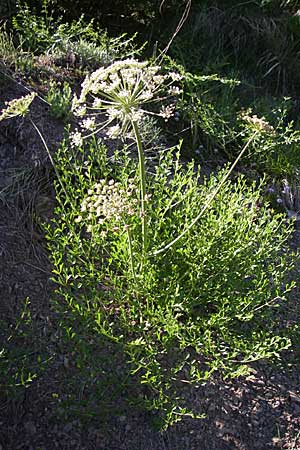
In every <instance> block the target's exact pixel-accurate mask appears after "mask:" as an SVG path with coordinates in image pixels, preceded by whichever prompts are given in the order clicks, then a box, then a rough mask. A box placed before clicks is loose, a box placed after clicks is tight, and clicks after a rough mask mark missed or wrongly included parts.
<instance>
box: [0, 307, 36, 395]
mask: <svg viewBox="0 0 300 450" xmlns="http://www.w3.org/2000/svg"><path fill="white" fill-rule="evenodd" d="M29 305H30V302H29V299H26V300H25V302H24V306H23V309H22V311H21V313H20V315H19V317H17V318H16V320H14V321H13V323H9V321H8V320H1V334H0V339H1V344H0V372H1V384H0V386H1V391H2V393H5V394H6V395H10V396H12V395H18V394H20V393H21V391H22V388H25V387H28V386H29V384H30V383H31V382H32V381H33V379H34V378H36V376H37V373H38V372H39V368H38V365H39V362H40V361H39V358H40V356H39V352H38V351H37V352H36V354H35V353H34V347H35V348H36V349H37V348H38V343H37V342H36V345H35V346H33V345H32V342H31V340H30V336H31V335H32V318H31V315H30V309H29ZM29 341H30V348H29Z"/></svg>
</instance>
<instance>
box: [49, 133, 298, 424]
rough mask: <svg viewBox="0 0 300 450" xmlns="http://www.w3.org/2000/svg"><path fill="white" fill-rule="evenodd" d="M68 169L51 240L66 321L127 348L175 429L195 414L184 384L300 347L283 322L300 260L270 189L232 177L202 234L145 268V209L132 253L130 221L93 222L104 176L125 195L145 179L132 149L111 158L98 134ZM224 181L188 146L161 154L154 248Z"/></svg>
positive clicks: (152, 187)
mask: <svg viewBox="0 0 300 450" xmlns="http://www.w3.org/2000/svg"><path fill="white" fill-rule="evenodd" d="M70 152H71V153H70ZM56 164H57V168H58V170H59V172H60V177H61V181H62V183H63V184H64V185H65V186H66V187H67V189H68V194H69V196H70V199H71V202H72V205H73V207H71V205H70V204H69V202H68V200H67V199H66V197H65V194H64V192H63V190H62V189H61V186H60V184H58V185H57V201H58V207H57V209H56V215H55V219H54V221H53V224H52V225H49V226H47V239H48V243H49V249H50V252H51V258H52V262H53V265H54V279H55V281H56V283H57V286H58V287H57V299H58V302H57V304H58V305H59V306H58V307H59V309H60V311H61V313H62V315H61V317H63V316H66V317H67V316H68V317H72V316H73V320H74V321H75V322H74V323H78V321H79V322H80V323H82V327H83V328H84V329H86V330H87V332H89V333H92V334H93V335H94V336H95V338H96V337H97V335H100V336H101V335H102V336H106V337H108V338H109V339H110V340H111V341H112V343H114V342H115V344H116V345H121V346H122V348H123V351H124V352H125V354H126V355H127V357H128V362H129V363H130V368H131V372H132V374H133V375H134V376H135V377H137V379H139V380H140V382H141V383H142V385H145V386H148V388H150V392H151V394H147V395H145V398H144V404H145V405H146V406H147V407H149V408H150V409H159V410H160V412H161V414H162V416H163V417H164V420H165V422H164V424H165V425H166V424H167V422H170V423H171V422H172V421H174V420H176V418H178V417H181V415H183V416H184V415H185V414H187V413H188V412H189V408H187V406H186V405H185V403H184V399H182V398H181V400H180V397H181V394H180V392H181V393H182V392H183V391H182V385H181V383H182V380H183V381H186V382H188V383H196V384H197V383H199V382H203V380H206V379H207V378H208V377H209V376H210V375H211V374H212V373H213V372H215V371H221V372H222V373H223V375H224V376H232V377H234V376H238V375H240V374H244V373H247V371H248V368H249V363H250V362H252V361H257V360H259V359H264V358H272V357H275V356H278V354H279V352H280V351H281V350H282V349H284V348H287V347H288V346H289V345H290V343H289V340H288V339H287V338H285V337H284V336H283V335H282V336H281V331H280V330H279V329H278V327H277V326H276V316H277V315H276V311H277V309H276V307H280V305H281V304H282V303H283V302H284V300H283V299H284V297H285V294H286V293H287V292H288V291H289V290H290V289H291V287H292V284H289V283H288V282H287V278H286V276H287V273H288V271H289V268H290V266H291V262H292V259H291V256H289V254H288V252H287V251H284V248H285V243H286V241H287V239H288V237H289V235H290V233H291V228H290V227H288V226H287V224H286V223H285V222H284V221H283V218H282V216H280V215H278V214H275V213H274V212H273V211H272V210H270V208H269V207H268V205H264V204H261V202H260V200H261V192H260V187H257V186H255V185H251V186H249V185H248V184H247V182H246V180H245V179H244V178H241V177H240V178H238V179H237V180H236V181H235V182H230V181H227V182H226V183H225V185H224V186H223V188H222V189H221V191H220V192H219V193H218V195H217V196H216V198H215V200H214V202H213V204H212V205H211V206H210V208H208V210H207V212H206V214H205V216H204V217H203V218H202V219H201V220H200V221H198V222H197V224H196V225H195V226H194V227H193V228H192V229H191V230H190V232H189V233H187V234H185V235H184V236H183V238H182V239H181V240H180V241H179V242H177V243H176V244H175V245H174V246H172V247H171V248H170V249H169V250H168V251H166V252H162V253H160V254H158V255H156V256H152V257H150V258H149V259H148V260H147V262H146V263H145V261H144V259H143V255H142V254H141V251H140V248H141V235H140V217H139V216H138V214H137V215H136V216H131V218H130V221H129V222H125V224H126V225H127V226H129V227H130V230H131V236H132V247H131V248H130V246H129V245H128V237H127V234H126V231H125V230H126V227H125V229H123V228H122V226H120V224H118V226H117V227H116V226H115V225H116V224H114V222H113V219H111V220H112V223H111V226H110V227H109V228H108V229H107V228H106V229H105V232H104V233H103V232H101V231H103V230H104V228H102V225H97V226H96V227H93V228H88V223H89V221H88V222H87V221H86V219H83V218H82V217H81V216H82V204H83V202H84V199H85V198H86V197H87V195H88V192H90V189H91V186H93V185H94V184H95V183H97V182H99V180H100V178H101V179H103V180H107V181H108V180H111V179H114V180H115V181H116V182H118V183H120V184H121V185H122V186H123V189H124V191H126V190H127V189H128V183H130V182H131V181H129V180H131V179H135V180H137V179H138V178H137V177H138V175H137V171H136V169H135V165H134V163H133V161H132V160H131V159H129V158H128V156H127V155H126V153H124V154H116V155H115V156H114V161H113V162H111V161H110V160H109V158H108V157H107V155H106V149H105V147H104V146H103V145H101V144H100V145H99V144H98V143H97V142H96V140H95V139H93V140H92V141H90V142H89V143H87V144H86V147H85V148H77V149H74V148H73V150H71V149H70V148H69V147H68V145H67V144H64V145H63V146H62V148H61V149H60V151H59V153H58V154H57V159H56ZM222 176H223V173H220V174H218V175H217V176H216V177H215V176H212V177H210V179H207V180H205V182H204V184H199V177H200V173H199V172H198V171H197V170H195V166H194V164H192V163H190V164H188V165H187V167H183V166H182V164H181V162H180V159H179V154H178V153H177V154H176V155H175V154H174V152H173V151H171V150H170V151H166V152H162V153H161V156H160V161H159V164H158V165H157V167H156V169H155V171H154V173H153V175H152V176H151V177H149V178H148V181H147V192H148V193H149V195H151V200H150V202H151V205H148V207H147V214H148V223H149V241H150V243H151V244H150V254H152V255H154V254H155V250H157V249H158V248H161V247H163V246H164V245H165V244H166V243H168V242H170V241H171V240H172V239H173V238H174V236H176V235H177V234H178V233H180V232H181V231H182V230H183V229H184V228H185V227H186V226H187V225H188V224H189V223H190V222H191V221H192V220H193V218H194V217H195V216H196V215H197V214H198V212H199V208H201V205H204V203H205V202H206V201H207V198H209V196H210V195H211V193H212V192H213V191H214V190H215V189H216V186H217V185H218V184H219V182H220V178H221V177H222ZM132 195H133V196H134V194H133V193H132ZM133 199H134V198H133ZM79 217H80V219H79V220H78V218H79ZM131 252H132V253H133V258H134V265H135V267H139V268H140V270H139V271H138V273H137V275H136V277H134V276H133V274H132V269H131V264H130V260H131V258H130V253H131ZM74 330H76V327H75V326H74ZM74 332H75V333H76V331H74ZM180 380H181V381H180Z"/></svg>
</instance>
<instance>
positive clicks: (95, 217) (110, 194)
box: [76, 179, 138, 231]
mask: <svg viewBox="0 0 300 450" xmlns="http://www.w3.org/2000/svg"><path fill="white" fill-rule="evenodd" d="M136 190H137V189H136V186H135V184H134V181H133V180H131V179H130V180H129V184H128V186H127V188H126V189H124V188H123V187H122V185H121V183H118V182H116V181H115V180H113V179H111V180H109V181H106V180H100V181H99V182H98V183H96V184H95V185H94V186H93V187H92V188H91V189H89V191H88V195H87V197H85V199H84V200H83V202H82V205H81V215H80V216H79V217H77V219H76V222H81V221H84V220H86V221H87V223H88V231H92V229H93V227H95V226H96V227H97V226H99V225H102V226H105V228H107V229H111V230H113V231H116V229H117V228H118V226H119V225H120V222H122V221H124V224H125V223H126V219H128V216H133V215H134V214H135V213H136V204H137V201H138V200H137V194H136ZM116 225H117V227H116Z"/></svg>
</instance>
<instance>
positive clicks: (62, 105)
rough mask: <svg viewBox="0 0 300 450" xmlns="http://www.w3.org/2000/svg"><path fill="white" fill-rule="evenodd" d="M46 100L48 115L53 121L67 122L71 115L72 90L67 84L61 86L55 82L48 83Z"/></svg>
mask: <svg viewBox="0 0 300 450" xmlns="http://www.w3.org/2000/svg"><path fill="white" fill-rule="evenodd" d="M46 100H47V102H49V104H50V114H51V115H52V116H53V117H54V118H55V119H63V120H65V121H67V120H68V118H69V117H70V114H71V103H72V90H71V88H70V85H69V84H68V83H67V82H64V84H63V86H62V87H61V85H60V84H59V83H56V82H55V81H53V80H52V81H51V82H50V86H49V90H48V92H47V95H46Z"/></svg>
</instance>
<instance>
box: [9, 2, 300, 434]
mask: <svg viewBox="0 0 300 450" xmlns="http://www.w3.org/2000/svg"><path fill="white" fill-rule="evenodd" d="M46 4H47V2H46V3H45V5H46ZM199 8H200V7H199ZM229 16H230V20H229V19H228V17H229ZM193 20H194V27H193V29H192V32H191V31H189V32H187V31H186V32H185V34H183V35H180V36H179V37H178V38H177V40H176V45H175V46H173V47H172V57H173V58H171V57H164V58H161V61H162V64H161V66H162V67H160V68H158V67H154V68H153V66H154V65H155V64H156V62H157V61H154V60H151V61H150V62H148V61H145V62H137V61H136V60H133V59H129V61H128V58H129V57H131V56H133V55H134V56H135V57H137V56H138V55H140V53H141V49H138V48H136V46H135V44H134V40H133V39H131V38H128V37H126V36H124V35H121V37H119V38H109V37H108V35H107V34H106V33H104V32H102V31H99V30H97V29H96V28H95V27H94V25H93V22H88V23H86V22H85V20H84V18H83V17H81V18H79V20H78V22H75V21H73V22H71V23H69V24H67V23H65V22H63V18H62V17H60V18H59V20H58V21H57V23H55V21H54V20H53V17H52V16H51V14H50V13H49V10H48V9H47V8H46V6H45V8H44V10H43V13H42V14H41V15H37V13H35V12H34V11H31V10H30V9H29V7H27V6H22V7H21V9H19V12H18V13H17V14H16V15H15V16H14V18H13V20H12V25H13V30H14V31H13V34H10V33H9V32H7V31H6V30H5V29H4V28H2V31H1V34H0V54H1V55H2V58H3V60H4V63H5V64H6V65H7V67H9V68H10V70H12V69H13V70H18V71H19V73H21V74H23V76H25V77H26V75H27V74H28V67H26V68H25V67H23V66H22V64H21V65H20V64H19V62H18V61H19V58H20V55H21V60H22V55H23V56H24V55H27V54H29V55H31V59H30V61H31V64H33V66H31V68H30V70H32V67H34V64H35V61H36V58H39V57H41V56H42V57H47V58H53V60H54V61H55V64H54V66H53V67H54V70H55V68H57V67H59V66H60V69H63V68H64V66H65V65H67V66H68V68H69V66H73V68H76V69H78V71H77V72H75V70H74V71H73V72H72V73H71V81H72V82H70V83H68V82H67V81H65V80H64V81H63V83H62V84H60V82H57V81H54V79H55V77H54V78H53V76H52V77H51V80H52V81H50V77H49V75H47V74H46V79H47V80H48V82H49V89H48V90H47V93H46V96H45V99H46V102H47V103H48V104H49V105H50V114H51V115H52V116H53V117H54V118H55V119H56V120H61V121H65V122H70V124H71V125H70V126H68V127H66V131H65V134H66V137H65V140H64V142H63V143H62V144H61V146H60V148H59V149H57V151H56V153H55V155H53V156H51V163H52V164H53V166H54V173H55V182H54V185H55V193H56V194H55V195H56V199H55V201H56V208H55V211H54V214H53V218H52V220H51V221H50V222H49V221H46V223H45V224H44V231H45V238H46V240H47V248H48V252H49V258H50V260H51V263H52V267H53V272H52V278H53V281H54V283H55V286H56V292H55V295H54V296H53V299H52V303H51V305H52V309H53V311H54V313H55V316H56V318H57V323H58V324H59V326H58V327H59V332H60V336H61V338H62V348H63V351H64V352H65V355H67V356H65V357H66V359H65V362H64V365H65V368H66V370H67V373H71V374H73V375H74V378H73V384H72V386H70V387H69V389H68V393H66V395H65V396H64V398H63V399H62V400H61V402H59V403H60V413H61V414H62V416H63V417H67V415H68V410H69V411H71V412H72V413H74V415H75V417H76V416H82V417H90V416H91V417H93V416H95V415H96V416H97V415H99V411H100V409H103V410H106V409H107V411H108V412H109V411H111V405H110V404H107V403H106V402H107V392H108V391H109V392H111V389H112V386H114V388H115V393H114V395H115V396H116V397H117V396H118V395H119V394H120V391H121V390H125V391H126V395H127V397H126V401H127V402H128V403H130V404H131V403H132V404H135V406H136V407H142V408H144V409H147V410H150V411H154V412H155V413H156V416H157V417H156V418H157V420H158V422H159V426H160V427H161V428H162V429H166V428H167V427H168V426H170V425H171V424H173V423H174V422H176V421H178V420H180V419H182V418H184V417H200V416H201V411H197V410H193V408H192V407H191V406H190V405H189V404H188V401H187V398H186V397H185V389H184V386H198V385H199V384H201V383H205V382H206V381H207V380H210V379H211V377H212V376H214V374H220V375H221V376H223V377H224V378H235V377H240V376H245V375H246V374H248V373H249V371H251V364H253V363H254V362H257V361H259V360H266V359H270V360H275V359H276V358H280V355H281V354H282V352H283V351H284V350H287V349H289V348H290V347H291V345H292V342H291V336H292V334H293V330H292V329H289V328H288V327H284V326H278V323H279V319H280V318H282V314H283V311H284V306H285V304H286V302H288V299H289V297H290V293H291V291H292V289H293V288H294V286H295V282H294V277H293V276H292V275H291V274H292V273H293V272H292V269H293V267H294V263H295V255H294V254H293V253H292V252H291V251H290V248H289V241H290V239H291V236H292V233H293V229H294V228H293V222H292V221H288V220H287V217H286V210H288V211H291V210H292V209H293V211H292V212H295V211H294V210H298V204H296V203H297V202H296V200H295V199H296V197H298V188H297V179H298V176H299V173H298V171H299V162H300V161H299V155H298V153H299V152H298V144H299V138H300V135H299V126H298V123H297V121H296V120H295V118H296V114H295V102H294V101H293V100H292V99H291V98H286V97H282V95H279V96H277V97H276V96H275V94H278V92H279V91H280V92H281V94H283V92H286V90H287V86H286V84H287V83H288V81H287V80H289V78H288V77H289V76H290V71H291V67H292V66H291V64H290V62H289V61H290V56H291V55H290V54H287V53H286V51H285V50H286V46H288V43H289V39H290V36H288V37H286V40H285V41H283V42H282V41H281V40H280V36H281V33H282V32H283V31H282V30H286V28H284V27H285V26H287V25H286V23H285V22H284V21H282V22H280V23H279V24H278V23H277V22H276V21H275V22H273V21H272V20H271V19H270V18H266V19H265V20H262V18H261V17H260V18H258V19H257V20H256V21H255V20H254V18H253V17H252V16H251V17H248V16H246V15H243V16H241V15H240V13H238V12H237V11H236V10H233V11H232V10H231V11H230V12H228V11H227V10H222V9H216V8H214V9H213V8H203V9H199V14H195V15H194V16H193ZM33 23H34V32H32V26H33ZM224 23H225V25H224ZM231 23H233V24H234V26H233V30H232V33H229V34H228V33H227V32H228V25H229V24H231ZM203 30H204V31H205V36H206V40H205V42H204V43H203V45H202V44H201V45H200V44H199V43H198V41H197V39H196V38H197V35H198V34H199V33H200V32H201V33H202V31H203ZM249 30H250V31H251V33H250V35H251V38H253V39H254V37H255V41H254V42H255V45H254V48H255V49H256V48H257V47H259V46H260V45H262V44H261V41H262V40H267V41H268V45H269V47H268V49H267V50H266V51H265V52H264V53H263V58H264V59H263V60H261V67H262V70H263V73H259V74H255V77H254V76H253V79H252V80H250V77H249V73H251V72H253V67H252V66H251V64H253V62H254V59H253V55H252V53H253V51H254V50H253V49H252V53H251V52H250V53H249V54H247V55H244V58H243V61H242V63H243V65H244V67H240V66H239V64H240V56H241V53H243V49H244V48H245V46H249V42H248V35H247V33H246V32H248V31H249ZM78 33H80V36H79V37H78ZM216 34H217V39H216V38H215V36H216ZM227 34H228V36H227ZM278 36H279V37H278ZM267 38H268V39H267ZM213 39H214V43H213V45H212V40H213ZM269 41H270V42H269ZM295 42H296V41H295ZM297 42H298V41H297ZM269 48H272V51H273V52H274V54H275V53H276V55H277V56H276V58H275V57H274V56H273V53H270V51H271V50H269ZM275 50H276V52H275ZM186 51H187V54H188V55H189V57H190V61H191V62H192V65H191V66H189V65H188V62H187V59H186V57H185V56H184V55H185V52H186ZM289 51H290V52H291V54H292V53H293V50H292V49H290V48H289ZM268 52H269V53H268ZM203 55H205V57H206V58H207V60H206V61H205V66H204V67H203V70H200V69H199V66H198V65H197V64H198V63H197V61H199V60H200V59H201V58H202V56H203ZM296 56H297V55H296ZM67 57H71V59H69V60H68V61H69V62H68V64H66V58H67ZM297 57H298V56H297ZM119 60H120V61H119ZM124 60H125V61H124ZM232 60H234V61H235V64H234V65H233V67H234V69H232V70H230V71H229V70H228V65H229V63H230V61H232ZM255 61H256V60H255ZM256 62H257V61H256ZM98 66H100V69H98V70H97V71H95V72H93V70H94V68H95V67H98ZM245 68H246V69H247V70H244V69H245ZM30 70H29V72H30ZM51 70H53V68H52V69H51ZM61 73H63V72H62V71H61V72H60V74H61ZM149 74H150V75H149ZM52 75H53V74H52ZM84 75H87V76H86V78H85V79H84V82H83V83H82V84H81V87H79V86H78V84H79V83H78V80H79V79H80V82H82V79H83V76H84ZM179 75H180V76H179ZM47 77H48V78H47ZM170 77H171V79H172V81H175V87H176V88H178V89H177V90H178V91H179V92H177V95H176V96H175V95H174V89H173V91H170V89H171V87H172V85H171V83H170V82H169V79H170ZM258 78H260V80H264V79H267V80H269V79H270V80H271V78H272V80H271V81H270V83H271V84H273V88H272V89H270V90H272V93H267V94H266V95H259V86H257V85H255V83H256V81H257V79H258ZM39 82H40V85H39ZM263 83H264V81H262V85H263ZM37 85H38V87H37V89H36V91H38V92H39V93H40V95H42V89H40V87H41V85H42V83H41V80H40V79H39V78H37ZM73 88H75V89H73ZM279 88H280V89H279ZM29 89H30V87H29ZM74 91H75V92H76V96H75V95H74ZM33 99H34V95H32V96H27V97H25V98H23V99H21V100H18V101H17V102H15V103H13V104H10V105H7V109H6V110H5V109H4V111H3V112H2V115H1V119H2V120H3V119H6V118H9V117H10V116H13V117H16V116H20V115H21V116H22V117H25V116H27V115H29V118H30V120H31V116H30V111H29V109H30V108H34V101H33ZM150 100H151V102H154V103H152V104H151V103H150ZM32 101H33V103H32V105H30V103H31V102H32ZM174 113H175V114H174ZM149 116H150V119H149ZM103 120H104V122H103ZM31 123H32V122H31ZM34 126H35V127H36V125H34ZM152 131H154V132H153V133H152ZM105 133H106V134H105ZM152 134H155V143H158V145H157V147H158V148H157V150H156V151H155V153H156V154H155V157H154V158H151V156H150V157H149V150H150V151H151V150H152V151H153V146H154V145H153V143H152V137H153V136H151V135H152ZM40 137H41V139H42V140H43V144H44V145H45V147H46V148H47V144H46V141H47V139H45V138H46V137H43V136H40ZM107 137H109V138H110V139H113V138H115V137H117V138H118V141H119V147H118V149H116V146H114V147H113V152H112V151H111V149H110V148H109V145H108V146H106V145H105V140H106V138H107ZM104 138H105V139H104ZM112 142H113V141H112ZM110 145H112V144H110ZM145 149H147V150H145ZM199 149H200V150H199ZM242 149H244V150H242ZM241 151H242V153H243V159H242V160H241V161H239V165H238V168H239V170H240V171H243V172H244V173H247V174H248V173H249V172H250V171H251V173H252V175H251V176H243V175H241V174H240V173H238V171H237V170H235V171H233V168H236V164H237V162H238V160H239V158H240V156H241ZM47 152H48V156H49V150H48V148H47ZM199 152H200V156H201V160H202V161H203V162H204V164H203V165H204V166H205V161H206V159H207V158H208V157H209V158H210V159H214V166H213V170H212V171H211V172H212V173H211V174H210V175H209V176H206V177H205V176H204V175H203V173H202V171H201V168H200V167H199V164H198V163H197V158H198V157H197V154H198V155H199ZM183 154H185V155H188V160H187V161H184V158H183ZM217 154H221V155H222V159H221V158H220V159H218V156H216V155H217ZM237 158H238V160H237ZM198 159H199V158H198ZM224 159H226V163H225V165H223V167H222V168H220V167H219V165H220V161H224ZM204 169H206V167H204ZM283 177H284V179H287V181H286V182H285V189H284V190H285V198H284V202H285V203H283V208H281V210H280V204H279V202H278V198H279V197H278V196H279V195H280V193H279V194H278V196H277V194H276V195H275V197H276V198H273V199H271V200H272V201H273V203H272V204H270V202H269V201H268V198H267V195H266V191H267V190H268V185H267V183H270V180H272V183H274V184H276V183H277V184H278V185H280V183H281V181H282V178H283ZM31 180H32V178H31V173H30V172H29V173H26V171H23V172H20V174H17V173H16V174H15V176H14V177H13V178H12V180H11V184H10V185H9V186H6V187H5V189H3V190H2V191H1V193H0V194H1V198H2V197H3V198H5V199H6V200H7V199H8V195H9V196H10V197H11V198H14V197H15V196H16V197H18V196H19V187H18V186H19V183H22V185H23V186H24V185H26V184H27V185H30V184H31ZM16 186H17V187H16ZM290 186H292V188H291V187H290ZM293 186H295V187H293ZM291 191H293V192H292V193H291ZM281 197H282V196H281ZM269 200H270V196H269ZM275 206H276V207H275ZM38 221H40V220H39V219H38ZM28 317H29V316H26V314H25V313H24V314H23V315H21V317H20V321H19V322H18V324H23V323H24V327H25V328H26V327H27V325H28V324H29V319H28ZM22 326H23V325H22ZM29 328H30V325H29ZM15 329H16V330H19V325H18V326H16V328H15ZM7 333H8V331H7V330H6V331H5V328H4V332H3V334H4V344H3V350H2V352H1V360H0V361H1V363H2V365H3V367H4V369H3V370H4V373H5V377H6V378H7V379H9V381H8V382H7V385H8V386H11V387H13V386H18V385H20V384H21V385H22V386H27V384H28V383H30V382H31V379H32V378H33V377H32V373H35V372H36V373H38V371H36V366H35V365H34V363H32V362H31V360H30V359H29V363H28V366H29V368H30V366H31V364H32V367H33V368H34V370H33V371H30V370H29V369H28V368H26V370H25V369H24V370H23V372H22V371H21V372H20V371H17V373H14V372H13V371H12V366H13V365H14V361H15V359H16V358H17V359H19V360H20V361H22V360H23V359H22V358H23V356H21V357H20V356H19V354H18V353H17V354H16V357H15V356H14V345H15V346H17V345H18V339H17V340H16V341H14V340H12V339H11V337H10V336H9V335H8V334H7ZM29 334H30V333H29ZM8 341H11V342H12V344H10V345H11V346H7V342H8ZM13 342H16V344H13ZM26 352H27V349H26V350H25V354H26ZM71 360H72V361H71ZM112 361H113V362H112ZM115 365H117V366H118V370H114V366H115ZM26 367H27V366H26ZM78 392H81V394H80V395H77V393H78ZM87 392H88V393H89V395H87V396H86V395H85V394H84V393H87ZM8 395H9V391H8ZM58 395H59V394H58ZM93 396H94V398H92V397H93ZM87 397H88V398H87ZM134 397H135V398H134Z"/></svg>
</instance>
